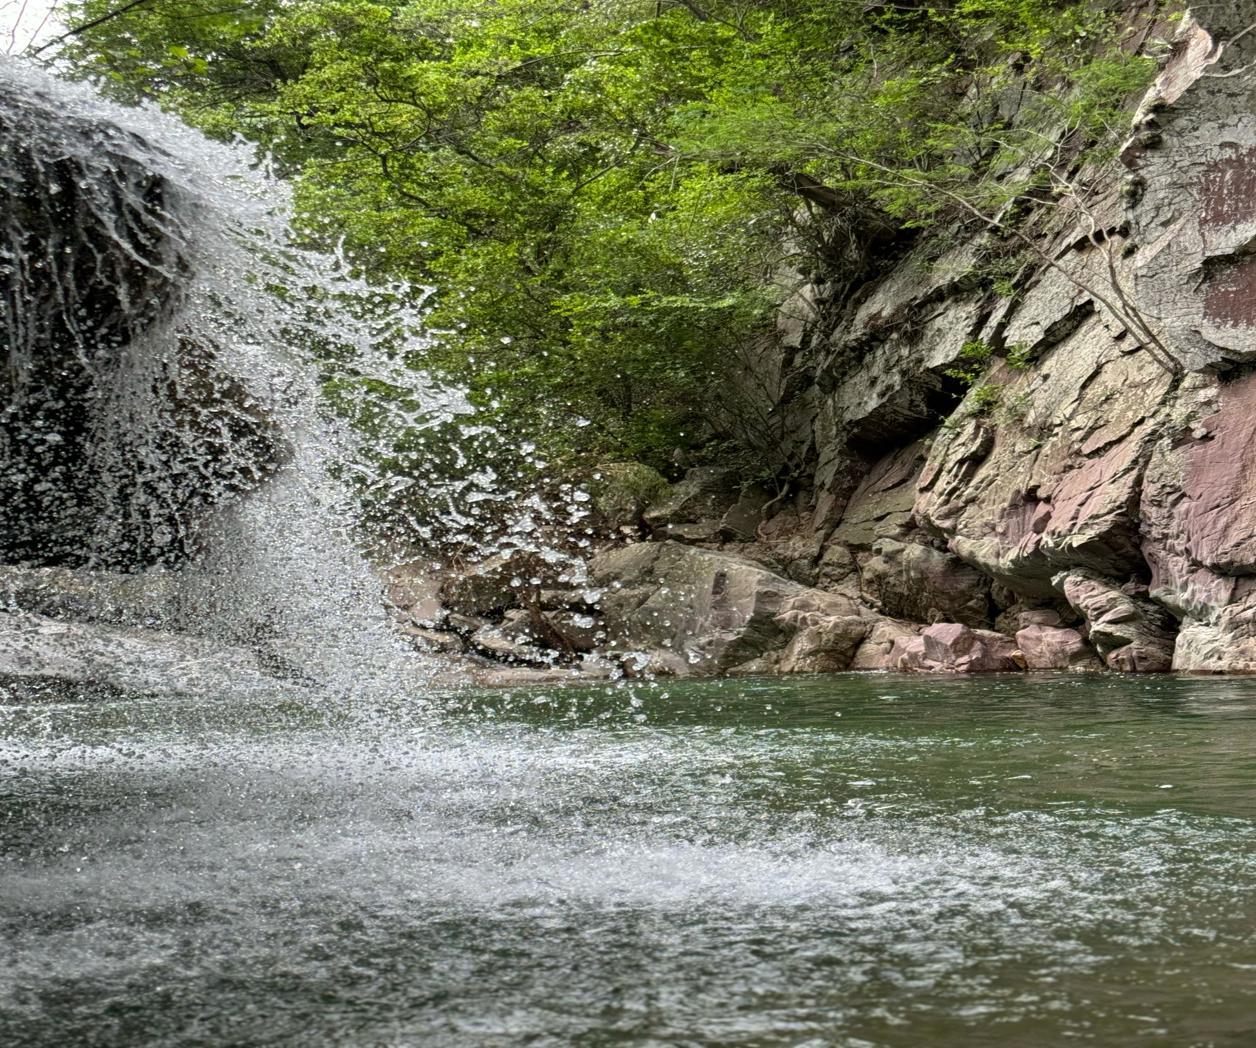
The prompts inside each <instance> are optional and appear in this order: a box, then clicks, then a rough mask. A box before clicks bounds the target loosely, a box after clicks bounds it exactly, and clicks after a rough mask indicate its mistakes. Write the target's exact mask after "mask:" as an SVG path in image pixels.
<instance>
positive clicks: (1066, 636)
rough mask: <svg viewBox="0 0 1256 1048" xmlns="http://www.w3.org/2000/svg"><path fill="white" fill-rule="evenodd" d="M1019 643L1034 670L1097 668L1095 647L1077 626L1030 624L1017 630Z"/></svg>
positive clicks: (1029, 667) (1026, 661) (1027, 664)
mask: <svg viewBox="0 0 1256 1048" xmlns="http://www.w3.org/2000/svg"><path fill="white" fill-rule="evenodd" d="M1016 646H1017V648H1019V649H1020V653H1021V655H1022V656H1024V659H1025V668H1026V669H1031V670H1096V669H1099V668H1101V664H1100V662H1099V660H1098V658H1096V656H1095V652H1094V649H1093V648H1091V647H1090V645H1089V644H1087V643H1086V641H1085V639H1084V638H1083V637H1082V635H1081V634H1080V633H1078V632H1077V630H1070V629H1062V628H1060V627H1058V626H1026V627H1025V628H1024V629H1022V630H1019V631H1017V634H1016Z"/></svg>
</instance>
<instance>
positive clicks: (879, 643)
mask: <svg viewBox="0 0 1256 1048" xmlns="http://www.w3.org/2000/svg"><path fill="white" fill-rule="evenodd" d="M919 629H920V627H919V626H913V625H912V624H911V623H908V622H899V621H897V620H896V619H879V620H878V621H877V622H876V624H875V625H874V626H873V627H872V629H870V630H869V631H868V636H867V638H866V639H865V640H864V642H863V643H862V644H861V645H859V649H858V650H857V651H856V652H855V657H854V658H853V659H851V662H850V666H849V667H848V669H852V670H895V669H898V663H897V661H896V660H897V658H898V653H897V652H896V650H895V649H896V647H897V645H899V644H900V643H901V644H904V645H905V644H907V643H908V642H909V641H912V640H915V639H916V635H917V631H919Z"/></svg>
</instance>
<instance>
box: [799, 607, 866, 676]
mask: <svg viewBox="0 0 1256 1048" xmlns="http://www.w3.org/2000/svg"><path fill="white" fill-rule="evenodd" d="M870 625H871V620H870V619H868V618H866V617H863V616H859V615H841V616H839V615H824V616H820V617H818V618H817V619H816V620H815V621H813V623H812V624H810V625H807V626H804V627H802V628H801V629H800V630H799V631H798V632H797V633H795V634H794V638H793V640H791V641H790V642H789V646H788V647H787V648H786V649H785V651H784V652H783V653H782V655H781V657H780V662H779V671H780V672H781V673H834V672H837V671H840V670H845V669H848V668H849V667H850V664H851V660H852V659H853V658H854V657H855V652H856V651H858V650H859V647H860V645H861V644H863V642H864V638H865V637H866V636H867V635H868V628H869V626H870Z"/></svg>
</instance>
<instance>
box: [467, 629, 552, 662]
mask: <svg viewBox="0 0 1256 1048" xmlns="http://www.w3.org/2000/svg"><path fill="white" fill-rule="evenodd" d="M468 643H469V644H470V646H471V648H472V649H473V650H475V651H478V652H480V653H481V654H482V655H486V656H488V657H489V658H491V659H496V660H498V661H500V662H519V663H525V664H532V665H548V664H549V663H551V662H553V661H554V656H553V653H552V652H546V651H543V650H542V649H540V648H538V647H536V646H535V645H534V644H533V643H532V638H531V636H521V635H520V634H519V633H518V632H515V631H514V630H512V629H509V628H507V627H503V626H493V625H489V626H481V627H480V628H479V629H478V630H476V631H475V632H474V633H473V634H472V635H471V637H470V639H469V640H468Z"/></svg>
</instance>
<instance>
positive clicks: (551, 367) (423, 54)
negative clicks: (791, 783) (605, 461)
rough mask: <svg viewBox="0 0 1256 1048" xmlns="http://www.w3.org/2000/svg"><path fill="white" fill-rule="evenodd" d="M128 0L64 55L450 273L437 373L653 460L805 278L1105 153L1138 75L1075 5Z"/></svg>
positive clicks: (87, 10)
mask: <svg viewBox="0 0 1256 1048" xmlns="http://www.w3.org/2000/svg"><path fill="white" fill-rule="evenodd" d="M111 7H116V4H112V3H111V2H110V0H80V2H78V3H77V4H75V5H74V6H73V11H72V16H71V21H72V22H76V21H77V22H81V23H86V22H90V21H93V20H97V21H98V24H96V25H95V26H94V27H92V28H90V29H87V30H85V31H84V32H82V33H81V34H78V35H77V36H75V37H73V38H72V42H71V44H70V46H69V48H68V57H69V60H70V61H71V62H72V63H73V65H74V66H75V67H76V68H77V69H78V70H79V71H81V72H82V73H84V74H88V75H94V76H97V77H99V78H101V79H102V80H103V81H104V82H105V83H106V84H107V85H108V89H109V90H110V91H112V92H113V93H115V94H116V95H119V96H121V97H124V98H127V99H136V98H151V99H156V100H157V101H158V102H159V103H160V104H162V105H164V106H168V107H171V108H173V109H175V110H177V111H178V112H179V113H180V114H181V115H182V116H183V117H184V118H185V119H187V120H189V121H190V122H192V123H193V124H196V125H198V126H200V127H201V128H203V129H204V130H206V131H207V132H208V133H210V134H213V135H219V136H234V135H243V136H245V137H246V138H249V139H251V140H254V141H257V142H259V143H260V144H261V145H262V146H263V147H264V148H265V149H267V150H269V151H270V152H271V153H272V155H273V157H274V159H275V161H276V162H277V164H278V165H279V166H280V167H281V169H282V170H283V171H284V172H285V173H287V174H289V175H290V176H291V177H292V178H293V179H294V181H295V184H296V187H297V202H298V207H299V211H300V216H301V221H302V223H303V226H304V229H305V230H306V233H307V235H308V236H309V237H311V238H312V239H314V240H315V241H317V242H326V243H328V244H331V243H336V242H343V243H344V244H345V245H346V246H347V248H348V250H349V251H350V252H351V253H352V254H353V256H354V257H355V258H356V259H357V260H358V261H359V262H360V264H361V265H362V266H363V267H364V268H365V269H366V270H368V271H369V272H371V273H375V274H381V275H390V276H391V275H401V276H404V277H406V278H408V279H410V280H412V281H414V282H415V283H417V284H420V285H428V286H431V287H433V288H435V291H434V293H433V295H432V297H431V299H430V305H431V314H430V319H431V323H432V325H433V327H434V329H435V330H437V331H438V332H440V333H441V337H439V338H438V339H436V340H435V342H434V345H433V348H432V350H431V351H430V355H429V357H428V358H427V359H425V360H424V361H422V362H420V363H421V364H422V365H423V366H425V367H432V368H436V369H438V370H440V371H443V372H445V373H448V374H451V375H453V376H455V377H456V378H458V379H459V380H460V381H463V382H465V383H467V384H468V385H469V386H470V388H471V389H472V390H473V394H474V396H475V397H476V398H477V399H478V400H479V402H480V403H482V404H485V405H489V406H491V407H492V410H494V411H495V412H497V413H498V414H500V415H501V416H502V417H503V418H506V419H510V420H511V421H512V422H513V423H515V424H517V425H521V426H524V427H525V428H527V427H531V428H533V429H535V430H536V431H537V432H541V433H543V434H545V435H546V436H545V437H544V439H546V440H548V441H550V442H551V443H552V444H554V445H555V446H556V447H557V449H558V450H559V451H560V452H562V453H564V454H571V455H596V456H615V457H623V458H636V459H640V460H642V461H646V462H650V463H652V464H655V465H657V466H661V467H664V468H666V467H667V465H668V463H669V462H670V461H671V460H672V459H673V457H674V456H676V455H677V454H680V455H682V456H687V457H692V455H694V454H701V453H702V452H703V450H704V449H710V448H712V447H727V446H728V444H729V443H730V442H732V443H734V444H736V443H738V442H740V443H741V444H742V445H743V446H744V445H746V443H747V437H746V435H745V434H743V433H738V432H737V429H738V426H737V422H736V416H737V412H736V411H732V412H730V411H729V410H727V408H728V404H727V403H726V398H727V397H728V396H729V393H728V383H727V381H726V378H727V373H728V371H729V369H730V368H732V367H733V366H735V365H734V361H735V359H736V351H737V348H738V347H739V346H743V345H745V344H747V343H748V342H749V341H751V340H753V339H755V338H756V337H760V336H762V335H763V334H764V332H767V331H769V330H770V328H771V323H772V315H773V309H774V307H775V306H776V305H777V304H778V303H779V299H780V296H781V295H782V294H783V293H784V291H783V289H784V288H786V287H787V286H788V285H789V283H790V280H791V274H798V273H802V274H808V275H815V274H821V275H823V277H824V278H825V279H827V280H829V281H831V282H832V284H831V286H832V287H833V288H834V289H836V290H835V291H834V293H835V294H838V295H840V294H844V293H849V292H850V291H851V290H853V289H854V288H856V287H857V286H858V284H859V282H860V281H862V280H864V279H866V278H867V277H868V276H869V275H871V274H872V273H873V272H875V269H876V267H877V266H878V264H880V263H881V262H882V261H883V260H884V259H886V258H887V257H892V256H893V252H894V251H895V250H896V248H898V247H901V246H903V245H905V244H907V243H909V242H910V240H911V238H912V237H913V236H915V235H917V231H918V230H920V229H922V228H930V227H937V226H944V225H946V224H947V223H950V222H954V221H959V220H965V219H968V220H971V218H972V213H973V212H974V211H977V212H984V211H994V210H997V209H998V208H999V207H1001V206H1003V204H1005V203H1006V202H1007V201H1008V200H1010V199H1012V198H1014V197H1015V196H1016V195H1017V194H1020V193H1024V192H1026V191H1027V189H1032V187H1033V184H1034V182H1035V179H1037V178H1039V177H1040V173H1039V171H1038V167H1039V166H1040V165H1039V164H1038V163H1037V162H1036V161H1035V159H1034V158H1043V157H1046V158H1048V160H1047V161H1046V162H1049V163H1055V162H1056V160H1057V159H1058V158H1059V157H1061V156H1067V159H1068V162H1069V163H1074V162H1075V160H1076V157H1077V155H1078V154H1079V152H1081V151H1082V150H1091V151H1095V150H1099V151H1101V150H1103V149H1110V148H1111V147H1112V145H1113V144H1114V143H1115V141H1116V138H1117V137H1118V132H1117V130H1116V127H1117V125H1118V124H1119V123H1120V121H1119V115H1120V113H1121V109H1122V107H1123V106H1125V105H1126V104H1127V103H1128V99H1129V97H1130V93H1131V91H1133V90H1134V89H1136V88H1137V87H1138V86H1140V85H1141V84H1143V83H1145V81H1146V79H1147V77H1148V76H1149V73H1150V71H1151V68H1152V67H1151V63H1150V62H1149V61H1148V60H1147V59H1145V58H1142V57H1139V56H1138V55H1137V54H1136V52H1135V48H1134V47H1132V46H1130V45H1129V43H1128V41H1127V40H1126V36H1127V35H1128V29H1129V25H1128V23H1127V22H1125V21H1123V15H1122V11H1123V10H1124V7H1123V6H1121V7H1115V8H1114V7H1109V6H1106V5H1104V4H1102V3H1096V2H1088V0H1083V2H1067V0H1063V2H1062V0H947V2H943V3H937V4H926V3H916V2H913V0H899V2H885V3H882V2H877V0H753V2H752V0H694V2H690V0H478V2H474V0H254V2H250V3H244V4H234V5H232V4H228V5H221V6H218V5H209V6H207V5H205V4H203V3H199V2H193V0H148V2H146V3H142V4H139V5H134V6H132V7H131V8H130V9H129V10H127V11H125V13H122V14H118V15H117V16H116V17H110V11H111ZM1065 143H1068V144H1071V145H1070V148H1069V149H1067V150H1063V151H1062V149H1061V146H1062V144H1065ZM1027 161H1028V162H1027ZM957 200H959V201H962V202H964V203H966V204H967V205H968V208H967V210H965V209H963V208H959V207H957ZM773 468H775V466H773Z"/></svg>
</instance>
